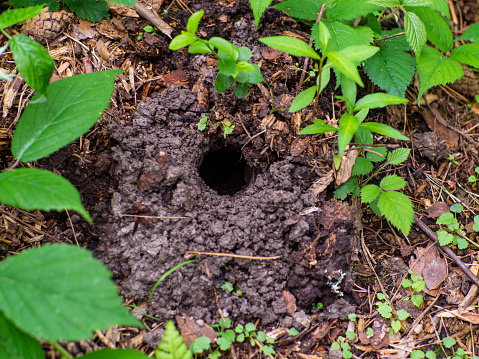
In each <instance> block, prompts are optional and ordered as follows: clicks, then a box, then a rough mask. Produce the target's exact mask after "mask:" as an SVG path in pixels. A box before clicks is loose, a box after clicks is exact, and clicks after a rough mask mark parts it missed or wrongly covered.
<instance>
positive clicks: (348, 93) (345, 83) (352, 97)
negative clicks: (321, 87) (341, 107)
mask: <svg viewBox="0 0 479 359" xmlns="http://www.w3.org/2000/svg"><path fill="white" fill-rule="evenodd" d="M339 83H340V85H341V92H342V93H343V96H342V97H343V98H345V99H347V101H346V104H347V105H348V112H351V113H352V112H353V111H352V107H353V106H354V104H355V103H356V95H357V86H356V83H355V82H354V81H353V80H351V79H350V78H349V77H346V76H341V77H340V78H339ZM348 103H349V104H348Z"/></svg>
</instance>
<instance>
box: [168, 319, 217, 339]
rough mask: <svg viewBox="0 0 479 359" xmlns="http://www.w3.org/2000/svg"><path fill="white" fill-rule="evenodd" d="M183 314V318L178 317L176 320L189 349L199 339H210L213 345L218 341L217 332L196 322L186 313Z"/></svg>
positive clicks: (206, 325) (200, 322)
mask: <svg viewBox="0 0 479 359" xmlns="http://www.w3.org/2000/svg"><path fill="white" fill-rule="evenodd" d="M181 314H182V315H181V316H180V315H176V316H175V320H176V323H177V324H178V328H180V333H181V336H182V337H183V340H184V342H185V344H186V345H187V346H188V347H189V346H190V345H191V344H193V341H194V340H195V339H196V338H199V337H207V338H210V340H211V342H212V343H213V342H214V341H215V340H216V332H215V331H214V330H213V328H211V327H210V326H209V325H208V324H206V323H202V321H198V320H195V319H194V318H193V317H190V316H188V315H186V314H184V313H181Z"/></svg>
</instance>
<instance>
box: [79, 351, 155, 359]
mask: <svg viewBox="0 0 479 359" xmlns="http://www.w3.org/2000/svg"><path fill="white" fill-rule="evenodd" d="M81 358H82V359H148V358H149V357H148V355H146V354H144V353H142V352H140V351H138V350H134V349H100V350H97V351H94V352H92V353H88V354H85V355H82V356H81Z"/></svg>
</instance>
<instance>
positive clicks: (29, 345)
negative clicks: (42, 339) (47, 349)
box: [0, 303, 45, 359]
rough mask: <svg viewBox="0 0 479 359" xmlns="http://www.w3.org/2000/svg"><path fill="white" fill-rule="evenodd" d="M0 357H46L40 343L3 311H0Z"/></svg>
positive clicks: (24, 358) (5, 358)
mask: <svg viewBox="0 0 479 359" xmlns="http://www.w3.org/2000/svg"><path fill="white" fill-rule="evenodd" d="M19 304H20V303H19ZM0 358H2V359H27V358H28V359H45V353H44V352H43V349H42V346H41V345H40V343H39V342H38V341H37V340H36V339H35V338H32V337H31V336H29V335H28V334H26V333H24V332H22V331H21V330H19V329H18V328H17V327H16V326H15V325H14V324H13V323H12V322H11V321H9V320H8V319H7V318H5V316H4V315H3V313H2V312H0Z"/></svg>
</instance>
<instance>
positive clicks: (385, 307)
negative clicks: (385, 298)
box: [378, 302, 392, 319]
mask: <svg viewBox="0 0 479 359" xmlns="http://www.w3.org/2000/svg"><path fill="white" fill-rule="evenodd" d="M378 312H379V314H381V316H382V317H383V318H386V319H389V318H391V313H392V308H391V306H390V305H389V304H387V303H382V302H380V303H378Z"/></svg>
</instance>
